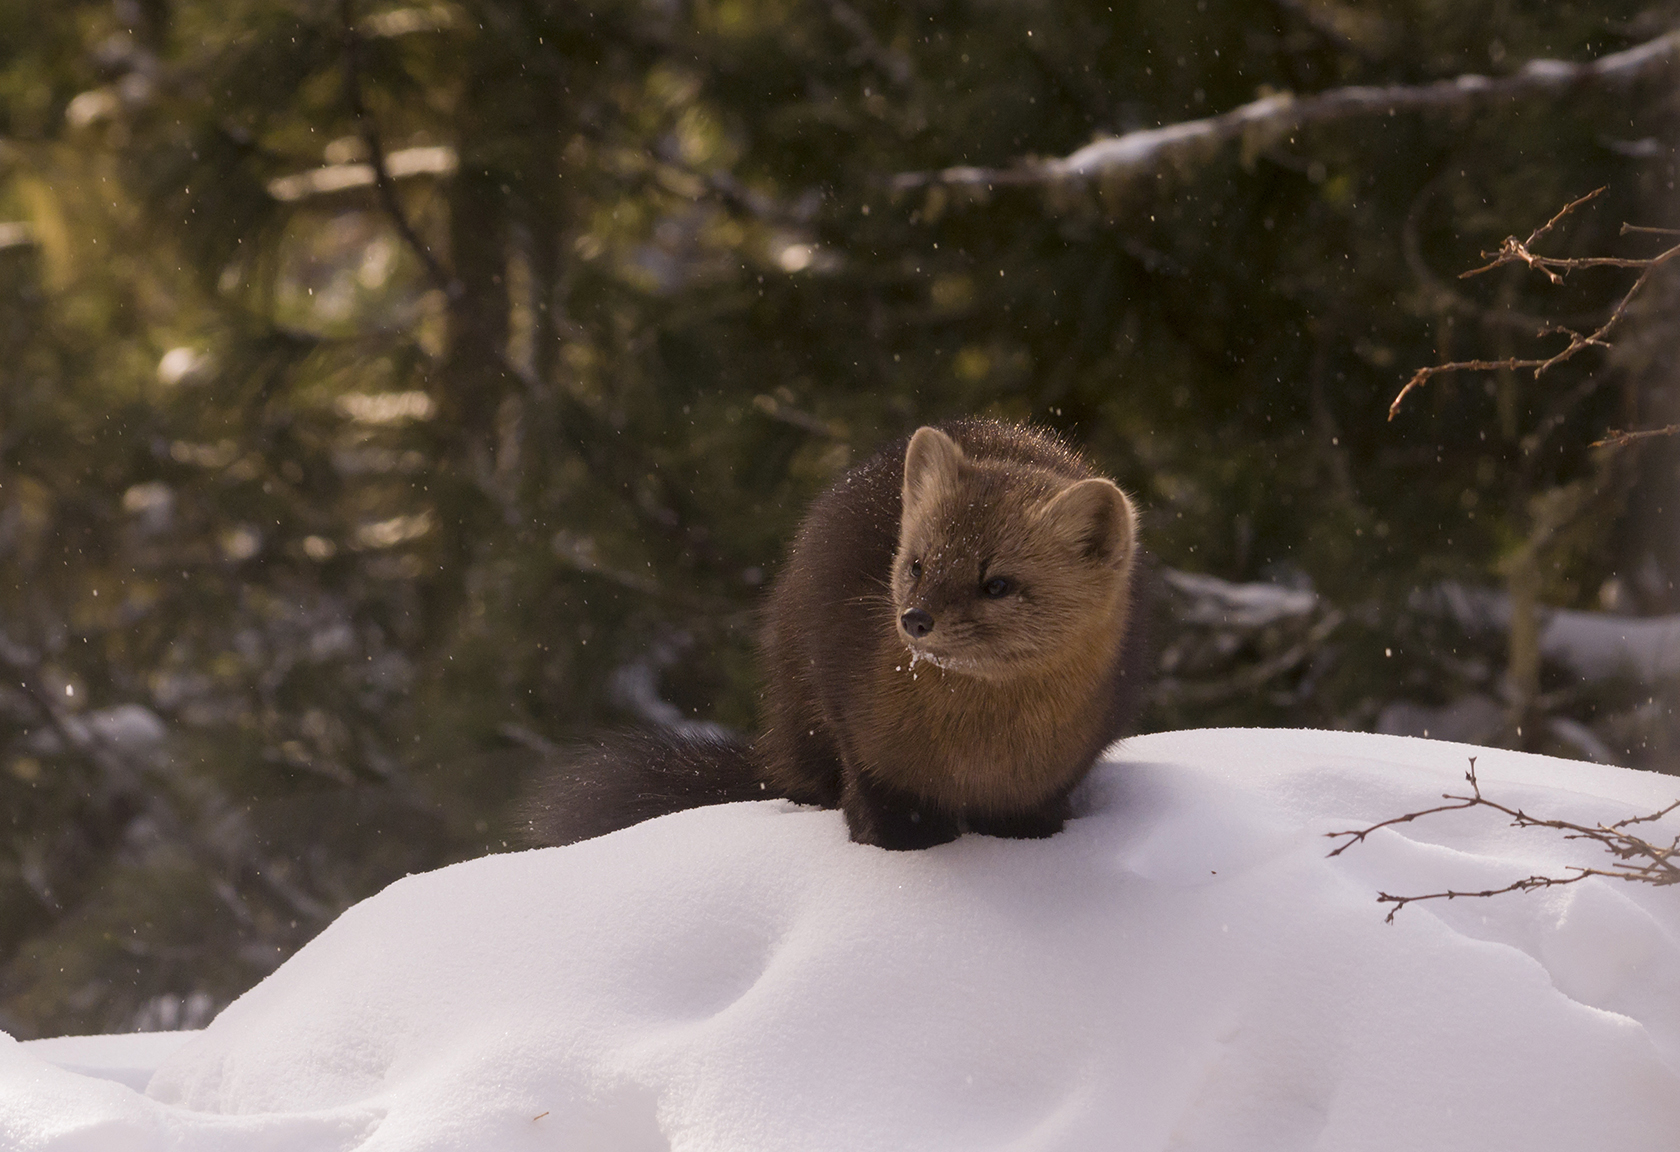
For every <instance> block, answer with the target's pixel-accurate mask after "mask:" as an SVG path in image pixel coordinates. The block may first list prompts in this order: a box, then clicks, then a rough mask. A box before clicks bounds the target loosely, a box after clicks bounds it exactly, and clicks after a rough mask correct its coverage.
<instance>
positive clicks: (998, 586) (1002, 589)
mask: <svg viewBox="0 0 1680 1152" xmlns="http://www.w3.org/2000/svg"><path fill="white" fill-rule="evenodd" d="M1014 590H1015V585H1013V584H1011V583H1010V582H1009V581H1008V580H1005V579H1004V578H1003V577H1002V576H993V577H992V578H991V579H990V580H988V581H986V582H985V583H984V584H982V585H980V591H982V592H984V593H985V594H986V595H988V596H990V597H991V598H992V599H994V600H996V599H997V598H998V597H999V596H1007V595H1009V594H1010V593H1011V592H1013V591H1014Z"/></svg>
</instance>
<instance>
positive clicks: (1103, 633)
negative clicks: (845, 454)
mask: <svg viewBox="0 0 1680 1152" xmlns="http://www.w3.org/2000/svg"><path fill="white" fill-rule="evenodd" d="M1134 525H1135V517H1134V514H1133V511H1132V507H1131V503H1130V501H1128V500H1127V499H1126V497H1125V495H1124V494H1123V493H1122V492H1121V491H1120V490H1119V488H1117V487H1116V486H1115V485H1114V484H1113V483H1112V482H1111V481H1109V480H1106V479H1103V478H1101V477H1096V476H1093V474H1092V473H1091V471H1090V469H1089V468H1088V467H1087V466H1086V465H1085V464H1084V463H1083V461H1081V460H1080V459H1079V457H1078V456H1077V455H1076V454H1075V453H1073V452H1072V451H1071V450H1070V449H1068V448H1067V447H1066V446H1065V445H1064V444H1062V443H1061V442H1060V441H1059V440H1056V439H1054V438H1053V437H1051V436H1049V435H1048V434H1045V433H1042V432H1038V431H1036V430H1033V429H1028V428H1022V427H1018V426H1013V425H1006V424H998V423H992V422H986V421H961V422H957V423H953V424H950V425H945V426H943V427H942V428H939V429H934V428H923V429H921V430H920V431H918V432H917V433H916V435H915V437H913V438H912V439H911V440H910V442H909V443H908V445H907V446H905V447H903V448H901V449H899V450H897V451H890V452H888V453H883V454H882V455H881V456H878V457H876V458H875V459H874V460H872V461H870V462H869V463H868V464H865V465H863V466H862V467H861V468H858V469H856V470H854V471H853V472H851V473H848V474H847V475H846V476H845V477H844V478H842V480H841V481H840V483H838V484H836V485H835V486H834V487H833V488H832V489H830V490H829V491H828V492H827V493H826V494H825V495H824V496H822V497H821V498H820V499H819V500H818V501H817V502H816V504H815V505H814V506H813V507H812V509H811V512H810V515H809V516H808V517H807V518H806V521H805V524H804V526H803V527H802V528H801V530H800V532H799V535H798V538H797V539H796V540H795V543H794V547H793V551H792V554H791V555H790V557H789V559H788V563H787V566H786V569H785V570H784V572H783V573H782V576H781V578H780V579H779V580H778V582H777V584H776V587H775V589H774V591H773V592H772V594H771V599H770V612H769V621H768V625H767V627H766V629H765V633H764V640H763V649H764V656H765V663H766V668H767V672H768V676H769V685H768V689H767V691H766V696H765V730H764V733H763V735H762V736H761V738H760V739H759V742H758V744H757V751H758V753H759V756H760V757H761V759H762V761H763V764H764V767H765V769H766V771H767V774H768V776H769V780H770V783H771V786H772V787H773V788H775V789H776V790H778V791H780V792H782V793H784V794H786V795H788V796H791V797H793V798H794V799H803V800H808V801H811V802H814V803H820V804H829V805H836V804H837V805H839V806H841V807H843V808H844V809H845V811H846V816H847V821H848V824H849V825H850V827H851V831H852V837H853V839H855V840H859V841H862V842H865V843H875V844H881V845H882V846H884V847H920V846H923V845H925V844H929V843H938V842H940V841H942V840H948V839H950V838H952V837H953V836H955V835H956V834H957V833H959V832H960V831H962V830H963V829H964V828H972V829H975V830H977V831H995V832H998V833H1000V834H1005V835H1049V834H1051V833H1053V832H1055V831H1056V830H1058V829H1059V828H1060V827H1061V824H1062V821H1063V820H1064V819H1065V817H1066V814H1067V803H1066V797H1067V793H1068V791H1069V790H1070V789H1071V788H1072V787H1073V785H1074V784H1076V783H1077V782H1078V781H1079V780H1080V778H1082V777H1083V776H1084V774H1085V773H1086V772H1087V771H1088V770H1089V768H1090V766H1091V764H1092V762H1093V761H1094V759H1095V758H1096V756H1097V754H1098V753H1099V752H1100V751H1101V750H1102V748H1103V747H1104V746H1106V745H1107V744H1108V743H1109V742H1111V741H1112V740H1114V739H1115V738H1116V737H1118V736H1119V735H1120V730H1121V727H1122V726H1123V724H1124V721H1125V720H1126V718H1127V717H1126V715H1125V713H1126V712H1127V711H1128V707H1129V704H1130V703H1131V698H1132V697H1135V691H1134V689H1135V688H1136V687H1137V681H1138V679H1139V676H1140V673H1139V670H1138V669H1136V668H1134V667H1132V666H1131V665H1130V664H1128V662H1127V660H1126V659H1125V656H1126V650H1127V647H1128V639H1133V640H1135V639H1137V637H1136V635H1135V633H1136V628H1135V624H1136V621H1135V619H1134V616H1135V614H1134V612H1133V604H1132V599H1133V597H1132V585H1133V582H1134V573H1135V572H1136V570H1137V567H1138V564H1137V549H1136V547H1135V527H1134ZM912 565H915V568H914V570H913V568H912ZM998 578H1001V579H1003V580H1005V581H1007V582H1008V583H1007V584H1006V585H1005V591H1004V592H1003V594H1002V595H998V596H990V595H987V593H986V591H985V585H986V583H987V581H989V580H992V579H998ZM911 610H920V611H921V612H924V613H926V614H927V618H930V619H931V622H932V628H931V631H929V632H927V634H926V635H925V636H920V637H917V636H913V635H912V634H911V632H910V631H909V630H907V627H906V625H905V623H904V615H905V613H906V612H908V611H911ZM1133 663H1135V662H1133Z"/></svg>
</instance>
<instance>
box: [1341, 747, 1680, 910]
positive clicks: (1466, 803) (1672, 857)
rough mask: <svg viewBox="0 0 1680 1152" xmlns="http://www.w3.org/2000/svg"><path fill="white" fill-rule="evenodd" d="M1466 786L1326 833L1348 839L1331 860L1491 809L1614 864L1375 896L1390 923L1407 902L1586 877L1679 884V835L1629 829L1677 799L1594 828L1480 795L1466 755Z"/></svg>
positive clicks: (1661, 813) (1667, 810)
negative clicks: (1377, 835)
mask: <svg viewBox="0 0 1680 1152" xmlns="http://www.w3.org/2000/svg"><path fill="white" fill-rule="evenodd" d="M1464 778H1465V779H1466V780H1468V781H1469V782H1470V795H1468V796H1456V795H1454V794H1452V793H1450V792H1448V793H1443V794H1442V796H1441V799H1443V800H1450V801H1452V803H1450V804H1441V805H1437V806H1436V807H1434V808H1424V809H1422V810H1420V811H1417V812H1408V813H1406V814H1405V815H1404V816H1395V817H1393V818H1392V819H1389V820H1383V821H1380V822H1379V823H1376V824H1372V825H1371V826H1369V827H1367V828H1358V829H1349V830H1346V831H1342V832H1327V833H1325V835H1326V836H1329V837H1331V838H1332V839H1334V838H1336V837H1340V836H1346V837H1347V838H1348V839H1347V840H1346V841H1345V842H1344V843H1342V844H1340V845H1338V846H1337V847H1336V848H1335V850H1334V851H1332V852H1331V853H1330V855H1331V856H1340V855H1341V854H1342V853H1343V852H1346V851H1347V850H1348V849H1349V848H1351V847H1353V846H1354V845H1355V844H1359V843H1361V842H1363V841H1364V840H1365V838H1366V837H1368V836H1369V835H1371V833H1373V832H1375V831H1377V830H1378V829H1379V828H1389V827H1392V826H1393V825H1396V824H1406V823H1409V822H1411V821H1413V820H1416V819H1419V818H1420V817H1423V816H1432V815H1434V814H1435V813H1437V812H1458V811H1462V810H1463V809H1466V808H1491V809H1493V810H1494V811H1495V812H1502V813H1504V814H1505V815H1506V816H1509V817H1510V818H1511V827H1513V828H1552V829H1556V830H1557V831H1560V832H1563V833H1564V839H1565V840H1591V841H1594V842H1595V843H1597V844H1601V845H1603V847H1604V849H1605V851H1607V852H1609V853H1610V855H1612V856H1614V857H1615V858H1616V860H1615V863H1613V864H1611V865H1610V866H1609V867H1607V868H1587V867H1582V866H1581V865H1578V864H1571V865H1569V868H1568V870H1569V871H1570V872H1571V873H1573V875H1570V876H1539V875H1535V876H1527V877H1524V878H1523V879H1521V880H1516V881H1513V882H1512V883H1510V884H1507V885H1505V886H1504V887H1503V888H1486V889H1483V890H1482V891H1479V892H1460V891H1458V890H1457V889H1448V890H1447V891H1444V892H1427V893H1424V894H1423V895H1420V896H1394V895H1390V894H1389V893H1387V892H1379V893H1378V894H1377V903H1379V904H1392V905H1394V907H1393V908H1390V909H1389V910H1388V916H1387V917H1386V918H1385V919H1386V922H1387V923H1390V924H1392V923H1394V914H1395V913H1396V912H1398V911H1400V909H1402V908H1404V907H1405V906H1406V905H1408V904H1413V903H1416V902H1417V901H1419V900H1456V899H1458V898H1459V897H1471V896H1499V895H1502V894H1504V893H1506V892H1528V891H1532V890H1533V889H1536V888H1558V887H1561V886H1563V885H1565V884H1576V883H1579V882H1580V881H1582V880H1585V879H1586V878H1587V877H1589V876H1603V877H1605V878H1606V879H1610V880H1638V881H1641V882H1643V883H1646V884H1654V885H1657V886H1659V887H1662V886H1665V885H1668V884H1680V835H1676V836H1675V837H1674V838H1673V839H1672V840H1671V841H1669V842H1668V843H1667V844H1658V843H1653V842H1651V841H1649V840H1646V839H1644V838H1643V837H1641V836H1637V835H1635V834H1634V833H1632V832H1629V831H1627V829H1629V828H1631V827H1633V826H1634V825H1636V824H1650V823H1653V822H1655V821H1658V820H1661V819H1662V818H1663V817H1664V816H1667V815H1668V814H1669V813H1670V812H1673V811H1674V810H1675V809H1676V808H1680V800H1676V801H1674V803H1672V804H1670V805H1668V806H1667V807H1666V808H1661V809H1659V810H1657V811H1655V812H1652V813H1650V814H1649V815H1647V816H1630V817H1628V818H1627V819H1625V820H1618V821H1616V822H1615V823H1614V824H1598V825H1594V826H1591V827H1589V826H1588V825H1585V824H1576V823H1574V822H1573V821H1570V820H1548V819H1544V818H1542V817H1539V816H1530V815H1529V814H1528V813H1526V812H1524V811H1523V810H1522V809H1521V808H1509V807H1507V806H1505V805H1504V804H1500V803H1498V802H1497V801H1494V800H1489V799H1488V798H1487V797H1485V796H1483V795H1482V786H1481V783H1480V782H1479V781H1478V780H1477V779H1476V758H1475V757H1474V756H1472V757H1470V771H1469V772H1467V773H1465V777H1464Z"/></svg>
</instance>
